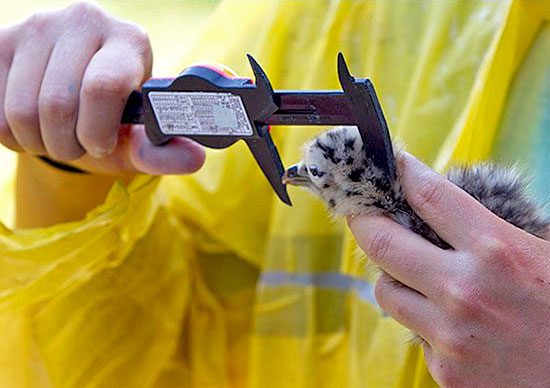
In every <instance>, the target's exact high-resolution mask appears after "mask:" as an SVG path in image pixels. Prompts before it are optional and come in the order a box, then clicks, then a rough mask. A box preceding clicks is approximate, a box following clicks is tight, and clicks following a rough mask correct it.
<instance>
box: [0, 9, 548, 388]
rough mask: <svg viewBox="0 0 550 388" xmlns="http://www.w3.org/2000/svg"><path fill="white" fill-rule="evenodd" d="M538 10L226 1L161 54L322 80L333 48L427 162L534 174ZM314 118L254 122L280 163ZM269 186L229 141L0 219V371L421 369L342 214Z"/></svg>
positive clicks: (539, 110)
mask: <svg viewBox="0 0 550 388" xmlns="http://www.w3.org/2000/svg"><path fill="white" fill-rule="evenodd" d="M123 4H124V3H123ZM128 4H130V3H128ZM158 6H159V7H161V6H162V5H158ZM120 7H123V6H120ZM127 7H130V5H127ZM131 7H139V6H138V5H134V4H132V5H131ZM179 17H181V22H182V23H184V22H185V18H186V15H185V14H182V15H181V16H179ZM549 17H550V7H549V6H548V3H543V2H542V1H541V2H522V1H511V2H510V1H490V2H475V1H464V2H457V1H449V2H442V1H437V2H436V1H434V2H397V1H396V2H393V1H376V2H370V1H345V0H342V1H330V2H329V1H290V0H289V1H273V2H267V1H265V2H264V1H244V0H240V1H227V2H223V3H221V4H219V5H218V6H217V7H216V10H215V11H214V12H213V14H212V15H211V17H210V19H209V21H208V23H207V24H206V28H205V29H204V31H203V32H202V33H201V34H200V36H199V37H198V38H197V39H195V40H194V42H193V44H192V45H190V46H189V47H187V49H186V50H185V52H182V55H184V58H183V59H182V60H181V61H179V63H174V64H173V70H174V73H175V72H176V71H177V70H180V67H184V66H185V65H186V64H190V63H192V62H195V61H198V60H208V61H214V62H220V63H224V64H227V65H229V66H230V67H232V68H234V69H235V70H237V72H238V73H239V74H241V75H249V76H251V75H252V74H251V71H250V69H249V68H248V64H247V62H246V60H245V53H247V52H248V53H251V54H253V55H254V56H255V58H257V59H258V61H259V62H260V63H261V65H262V66H263V67H264V68H265V70H266V72H267V74H268V75H269V77H270V79H271V81H272V84H273V86H274V87H275V88H276V89H305V88H316V89H332V88H338V87H339V85H338V81H337V76H336V54H337V52H339V51H342V52H343V53H344V54H345V56H346V58H347V59H348V61H349V63H350V67H351V70H352V73H353V74H355V75H357V76H365V77H369V78H371V79H372V80H373V81H374V84H375V86H376V88H377V92H378V94H379V96H380V98H381V102H382V105H383V108H384V111H385V114H386V117H387V120H388V124H389V127H390V128H391V131H392V134H393V136H395V137H398V138H399V139H400V140H401V142H402V143H404V145H405V146H406V148H407V149H408V150H409V151H410V152H412V153H414V154H416V155H417V156H418V157H420V158H421V159H423V160H424V161H426V162H428V163H430V164H432V165H433V166H434V167H435V168H437V169H439V170H442V169H444V168H445V167H446V166H447V165H448V164H449V163H454V162H457V161H470V160H476V159H484V158H488V157H491V155H493V156H496V157H498V158H499V159H510V160H511V159H517V158H519V159H521V160H522V161H523V163H524V165H525V166H526V168H529V169H531V170H532V172H533V173H534V174H535V175H537V176H540V175H541V174H542V175H544V174H548V172H547V171H543V169H542V168H539V170H540V171H538V172H537V171H536V168H537V167H536V166H544V165H545V163H546V162H544V160H546V161H548V150H550V145H549V144H548V141H549V140H548V139H550V136H547V135H548V129H547V128H550V124H549V123H550V118H549V116H550V112H549V111H548V108H547V107H548V106H549V105H550V104H548V101H550V76H549V74H550V72H549V69H550V61H549V58H550V56H549V55H548V52H550V51H549V48H550V26H549V24H548V22H547V20H548V18H549ZM158 28H159V29H161V28H162V21H161V20H159V21H158ZM152 32H153V34H154V31H152ZM175 49H176V48H173V49H172V50H175ZM157 61H163V58H162V57H157ZM545 123H546V124H545ZM545 128H546V129H545ZM318 130H319V128H303V127H302V128H276V129H274V130H273V131H272V134H273V136H274V140H275V142H276V144H277V145H278V147H279V150H280V152H281V155H282V158H283V160H284V161H285V162H286V164H289V163H292V162H295V161H297V160H299V158H300V146H301V144H302V143H303V142H304V141H305V140H307V139H308V138H310V137H311V136H313V135H314V134H315V133H316V132H317V131H318ZM544 131H546V132H544ZM544 133H546V135H545V134H544ZM536 139H539V140H545V141H546V145H544V144H543V145H542V146H541V145H540V144H538V143H537V141H536ZM539 143H540V142H539ZM544 148H545V149H546V152H543V151H542V150H543V149H544ZM544 158H546V159H544ZM539 182H543V181H542V180H539ZM545 182H550V177H548V178H547V179H546V181H545ZM547 184H548V183H546V185H547ZM544 185H545V183H540V187H539V188H538V191H539V193H544V192H545V190H548V187H547V186H546V189H545V188H544V187H543V186H544ZM535 186H536V185H535ZM0 187H3V186H0ZM5 187H6V189H5V193H8V189H9V186H5ZM536 187H538V186H536ZM289 191H290V196H291V197H292V200H293V202H294V206H293V207H292V208H291V207H287V206H285V205H284V204H282V203H281V202H280V201H279V200H278V199H277V198H276V197H275V196H274V194H273V193H272V191H271V189H270V187H269V185H268V184H267V182H266V180H265V179H264V177H263V176H262V174H261V172H260V170H259V168H258V167H257V165H256V164H255V162H254V160H253V158H252V156H251V155H250V153H249V151H248V149H247V148H246V147H245V146H244V145H243V144H236V145H234V146H233V147H231V148H230V149H228V150H224V151H212V150H210V151H209V154H208V160H207V164H206V166H205V167H204V168H203V169H202V170H201V171H199V172H198V173H196V174H193V175H190V176H170V177H163V178H153V177H139V178H137V179H136V180H135V181H134V182H133V183H132V184H131V185H130V186H129V187H128V188H123V187H122V186H120V185H116V186H115V187H113V189H112V190H111V193H110V194H109V196H108V198H107V199H106V201H105V203H104V204H102V205H101V206H99V207H98V208H96V209H95V210H93V211H92V212H91V213H90V214H89V215H88V216H87V217H86V219H84V220H81V221H77V222H71V223H67V224H62V225H56V226H53V227H48V228H41V229H31V230H12V229H9V228H8V227H2V228H0V333H2V339H1V340H0V387H50V386H51V387H53V386H55V387H58V386H59V387H84V386H86V387H244V388H265V387H278V388H285V387H315V388H317V387H432V386H435V383H434V382H433V381H432V380H431V378H430V376H429V373H428V372H427V369H426V367H425V364H424V361H423V357H422V354H421V351H420V350H419V349H418V348H415V347H413V346H411V345H410V344H409V343H408V342H407V341H406V336H405V335H404V333H405V331H404V329H403V328H402V327H400V326H399V325H398V324H397V323H395V321H393V320H392V319H391V318H389V317H386V316H384V315H383V314H382V313H381V311H380V309H379V308H378V307H377V305H376V302H375V300H374V298H373V286H372V284H373V283H372V282H373V274H372V273H370V272H369V270H368V269H367V267H366V266H365V259H364V258H363V257H362V255H361V254H360V253H358V251H357V249H356V246H355V244H354V242H353V239H352V237H351V236H350V234H349V232H348V230H347V228H346V227H345V225H343V223H342V222H340V221H333V220H330V218H329V217H328V216H327V213H326V211H325V209H324V207H323V206H322V205H321V203H320V202H319V201H317V200H316V199H315V198H313V197H312V196H310V195H309V194H307V193H304V192H302V191H300V190H297V189H296V190H295V189H293V188H290V190H289ZM6 195H7V194H6Z"/></svg>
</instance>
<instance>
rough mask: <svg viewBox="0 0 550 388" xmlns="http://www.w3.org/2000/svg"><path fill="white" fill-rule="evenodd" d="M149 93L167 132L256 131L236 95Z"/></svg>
mask: <svg viewBox="0 0 550 388" xmlns="http://www.w3.org/2000/svg"><path fill="white" fill-rule="evenodd" d="M148 96H149V101H150V102H151V106H152V107H153V112H154V113H155V116H156V118H157V122H158V124H159V127H160V131H161V132H162V133H163V134H165V135H230V136H231V135H233V136H252V135H253V134H254V132H253V131H252V127H251V126H250V121H249V120H248V116H247V114H246V110H245V109H244V105H243V102H242V101H241V98H240V97H239V96H236V95H234V94H231V93H203V92H149V94H148Z"/></svg>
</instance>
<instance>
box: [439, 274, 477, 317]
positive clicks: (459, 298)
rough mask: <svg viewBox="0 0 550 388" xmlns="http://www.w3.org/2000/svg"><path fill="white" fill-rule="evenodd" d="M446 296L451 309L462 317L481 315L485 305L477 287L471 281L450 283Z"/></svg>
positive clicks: (447, 286)
mask: <svg viewBox="0 0 550 388" xmlns="http://www.w3.org/2000/svg"><path fill="white" fill-rule="evenodd" d="M446 294H447V297H448V302H449V305H450V307H451V308H452V309H453V310H454V311H455V313H456V314H457V315H459V316H461V317H471V316H477V315H479V314H481V310H482V308H483V303H482V300H481V295H480V292H479V290H478V288H477V287H476V286H474V285H473V284H471V282H469V281H461V282H453V281H451V282H448V283H447V285H446Z"/></svg>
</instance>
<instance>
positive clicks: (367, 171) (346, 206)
mask: <svg viewBox="0 0 550 388" xmlns="http://www.w3.org/2000/svg"><path fill="white" fill-rule="evenodd" d="M303 154H304V157H303V160H302V161H301V162H299V163H297V164H295V165H293V166H291V167H290V168H289V169H287V170H286V172H285V173H284V175H283V183H285V184H289V185H295V186H302V187H304V188H307V189H309V190H310V191H311V192H313V193H314V194H316V195H317V196H319V197H321V199H323V200H324V201H325V202H326V203H327V204H328V206H329V208H331V209H332V210H333V211H334V212H335V213H338V214H349V213H350V206H358V204H359V201H361V203H365V204H367V203H369V202H371V200H372V201H375V200H376V199H377V198H373V196H374V197H376V196H377V195H378V193H380V194H382V188H381V187H377V184H380V182H381V179H380V178H381V177H382V176H383V173H382V171H380V170H379V169H377V168H376V167H374V166H372V164H371V163H370V162H369V160H368V159H367V157H366V156H365V152H364V150H363V142H362V140H361V136H360V134H359V131H358V129H357V128H356V127H337V128H334V129H331V130H329V131H327V132H324V133H322V134H320V135H319V136H317V137H316V138H314V139H313V140H311V141H310V142H308V143H307V144H306V145H305V147H304V153H303Z"/></svg>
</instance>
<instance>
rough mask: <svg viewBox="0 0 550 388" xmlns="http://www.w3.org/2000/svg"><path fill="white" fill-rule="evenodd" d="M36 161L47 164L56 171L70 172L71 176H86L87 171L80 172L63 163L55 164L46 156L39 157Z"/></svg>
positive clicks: (76, 168)
mask: <svg viewBox="0 0 550 388" xmlns="http://www.w3.org/2000/svg"><path fill="white" fill-rule="evenodd" d="M38 159H40V160H42V161H43V162H44V163H47V164H49V165H50V166H52V167H54V168H57V169H58V170H61V171H65V172H71V173H73V174H87V173H88V172H87V171H84V170H81V169H80V168H78V167H74V166H71V165H68V164H65V163H61V162H56V161H55V160H52V159H50V158H48V157H47V156H39V157H38Z"/></svg>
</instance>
